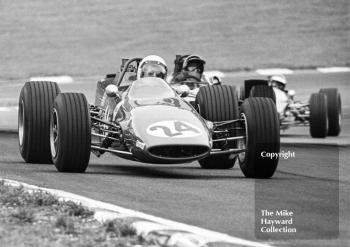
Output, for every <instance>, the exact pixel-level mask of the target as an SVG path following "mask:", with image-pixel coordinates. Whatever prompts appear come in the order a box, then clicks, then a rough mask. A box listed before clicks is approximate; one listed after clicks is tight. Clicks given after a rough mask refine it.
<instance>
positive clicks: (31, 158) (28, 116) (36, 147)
mask: <svg viewBox="0 0 350 247" xmlns="http://www.w3.org/2000/svg"><path fill="white" fill-rule="evenodd" d="M59 93H60V89H59V87H58V85H57V83H55V82H49V81H31V82H26V83H25V84H24V86H23V88H22V90H21V93H20V96H19V104H18V140H19V141H18V142H19V150H20V153H21V156H22V157H23V159H24V160H25V162H27V163H48V164H49V163H52V160H51V152H50V141H49V140H50V113H51V108H52V105H53V102H54V100H55V97H56V95H57V94H59Z"/></svg>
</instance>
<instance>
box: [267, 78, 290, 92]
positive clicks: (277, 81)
mask: <svg viewBox="0 0 350 247" xmlns="http://www.w3.org/2000/svg"><path fill="white" fill-rule="evenodd" d="M268 80H269V84H270V86H272V87H275V88H278V89H280V90H282V91H285V92H286V91H287V90H286V86H287V79H286V77H285V76H284V75H272V76H269V77H268Z"/></svg>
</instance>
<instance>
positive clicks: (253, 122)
mask: <svg viewBox="0 0 350 247" xmlns="http://www.w3.org/2000/svg"><path fill="white" fill-rule="evenodd" d="M241 118H242V120H243V121H244V123H245V129H246V139H242V140H239V142H238V148H243V149H246V152H243V153H240V154H239V155H238V161H239V165H240V167H241V170H242V172H243V174H244V175H245V176H246V177H249V178H270V177H272V176H273V174H274V173H275V170H276V168H277V165H278V154H279V152H280V129H279V126H280V125H279V118H278V113H277V110H276V105H275V103H274V102H273V100H272V99H270V98H263V97H257V98H255V97H252V98H251V97H250V98H247V99H246V100H245V101H244V102H243V104H242V105H241ZM272 155H273V156H274V157H272Z"/></svg>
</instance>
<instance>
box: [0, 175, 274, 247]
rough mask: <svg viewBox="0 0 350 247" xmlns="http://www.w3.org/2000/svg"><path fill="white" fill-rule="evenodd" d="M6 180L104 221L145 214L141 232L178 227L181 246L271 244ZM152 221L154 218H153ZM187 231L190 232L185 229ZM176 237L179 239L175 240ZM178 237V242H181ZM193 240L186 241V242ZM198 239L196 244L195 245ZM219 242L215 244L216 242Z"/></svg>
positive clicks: (138, 228)
mask: <svg viewBox="0 0 350 247" xmlns="http://www.w3.org/2000/svg"><path fill="white" fill-rule="evenodd" d="M3 180H4V181H5V184H7V185H11V186H23V187H24V188H25V189H27V190H42V191H47V192H49V193H51V194H53V195H56V196H57V197H59V198H61V199H62V200H71V201H74V202H77V203H81V204H82V205H84V206H86V207H89V208H92V209H94V210H95V212H96V214H97V215H96V216H97V217H100V218H99V220H101V221H103V220H106V219H111V218H116V217H133V218H141V219H142V220H140V221H136V222H135V223H134V224H133V225H134V227H135V228H136V231H137V232H138V233H140V234H145V235H147V234H148V233H151V232H154V231H167V230H170V231H174V230H175V231H177V232H174V234H175V236H172V237H171V238H172V239H177V238H180V239H178V241H181V243H182V244H181V245H179V246H203V245H205V244H207V243H215V242H221V243H222V242H226V243H227V244H232V245H233V246H234V245H238V246H251V247H271V245H269V244H265V243H259V242H254V241H250V240H245V239H242V238H237V237H232V236H229V235H227V234H224V233H219V232H214V231H211V230H207V229H204V228H200V227H196V226H191V225H187V224H184V223H179V222H176V221H172V220H168V219H164V218H160V217H157V216H153V215H149V214H145V213H142V212H139V211H135V210H131V209H127V208H123V207H119V206H116V205H113V204H110V203H105V202H102V201H97V200H93V199H90V198H87V197H84V196H80V195H77V194H73V193H70V192H66V191H63V190H56V189H49V188H44V187H38V186H35V185H30V184H27V183H22V182H18V181H15V180H9V179H3ZM150 221H151V222H150ZM184 231H187V232H188V233H185V232H184ZM173 241H175V240H173ZM178 241H177V242H178ZM187 242H188V243H191V244H189V245H188V244H185V243H187ZM194 242H195V243H196V245H194ZM214 246H215V245H214Z"/></svg>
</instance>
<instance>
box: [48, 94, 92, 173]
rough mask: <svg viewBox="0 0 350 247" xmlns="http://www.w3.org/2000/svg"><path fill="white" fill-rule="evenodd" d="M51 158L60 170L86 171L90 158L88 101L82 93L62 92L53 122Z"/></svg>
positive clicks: (55, 105) (53, 115) (51, 125)
mask: <svg viewBox="0 0 350 247" xmlns="http://www.w3.org/2000/svg"><path fill="white" fill-rule="evenodd" d="M50 147H51V154H52V160H53V163H54V164H55V166H56V168H57V170H58V171H59V172H84V171H85V170H86V168H87V166H88V163H89V160H90V148H91V120H90V111H89V105H88V103H87V101H86V98H85V96H84V95H83V94H81V93H61V94H59V95H58V96H57V97H56V99H55V102H54V105H53V108H52V112H51V122H50Z"/></svg>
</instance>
